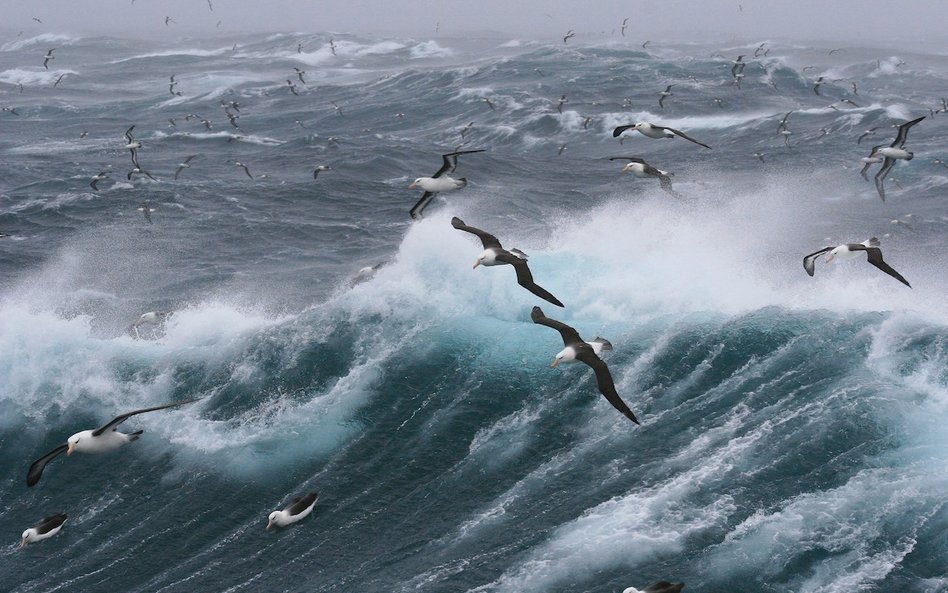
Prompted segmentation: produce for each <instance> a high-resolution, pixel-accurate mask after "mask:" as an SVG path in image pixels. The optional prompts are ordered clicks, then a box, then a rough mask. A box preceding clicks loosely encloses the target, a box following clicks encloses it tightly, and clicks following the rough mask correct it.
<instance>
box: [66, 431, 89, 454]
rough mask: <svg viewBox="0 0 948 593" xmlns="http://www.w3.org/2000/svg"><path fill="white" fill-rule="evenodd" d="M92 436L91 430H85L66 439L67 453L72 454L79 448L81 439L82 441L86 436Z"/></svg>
mask: <svg viewBox="0 0 948 593" xmlns="http://www.w3.org/2000/svg"><path fill="white" fill-rule="evenodd" d="M91 437H92V431H91V430H83V431H82V432H77V433H76V434H74V435H72V436H71V437H69V439H68V440H67V441H66V446H67V448H66V455H72V452H73V451H75V450H77V449H78V448H79V441H81V440H82V439H84V438H91Z"/></svg>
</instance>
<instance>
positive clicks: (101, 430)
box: [92, 398, 200, 437]
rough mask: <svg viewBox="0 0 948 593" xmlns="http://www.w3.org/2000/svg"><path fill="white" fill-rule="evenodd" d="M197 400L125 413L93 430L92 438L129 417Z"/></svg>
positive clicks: (196, 399) (187, 400)
mask: <svg viewBox="0 0 948 593" xmlns="http://www.w3.org/2000/svg"><path fill="white" fill-rule="evenodd" d="M199 399H200V398H195V399H186V400H182V401H179V402H172V403H170V404H165V405H163V406H155V407H153V408H145V409H143V410H135V411H133V412H126V413H125V414H122V415H121V416H116V417H115V418H113V419H112V420H110V421H109V423H108V424H106V425H105V426H103V427H101V428H97V429H95V431H93V433H92V436H94V437H97V436H99V435H100V434H102V433H103V432H105V431H107V430H114V429H115V427H116V426H118V425H119V424H121V423H123V422H125V421H126V420H128V419H129V418H130V417H132V416H134V415H136V414H144V413H145V412H154V411H155V410H164V409H165V408H174V407H177V406H183V405H184V404H190V403H194V402H196V401H198V400H199Z"/></svg>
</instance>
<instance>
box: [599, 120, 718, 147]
mask: <svg viewBox="0 0 948 593" xmlns="http://www.w3.org/2000/svg"><path fill="white" fill-rule="evenodd" d="M630 129H635V130H637V131H638V132H639V133H641V134H642V135H643V136H647V137H649V138H674V137H675V136H681V137H682V138H684V139H685V140H688V141H689V142H694V143H695V144H697V145H699V146H704V147H705V148H707V149H710V148H711V147H710V146H708V145H707V144H705V143H703V142H698V141H697V140H695V139H694V138H692V137H691V136H689V135H687V134H685V133H684V132H682V131H681V130H676V129H674V128H669V127H666V126H658V125H655V124H650V123H648V122H639V123H635V124H627V125H624V126H618V127H617V128H616V129H614V130H612V137H613V138H618V137H619V136H620V135H621V134H622V132H624V131H626V130H630Z"/></svg>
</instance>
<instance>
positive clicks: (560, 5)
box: [0, 0, 948, 46]
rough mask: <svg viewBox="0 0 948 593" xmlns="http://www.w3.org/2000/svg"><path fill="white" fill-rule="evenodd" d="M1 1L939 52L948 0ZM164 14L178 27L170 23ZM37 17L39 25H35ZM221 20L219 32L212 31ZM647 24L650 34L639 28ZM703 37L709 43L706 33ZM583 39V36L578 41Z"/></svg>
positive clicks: (104, 16)
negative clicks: (900, 46)
mask: <svg viewBox="0 0 948 593" xmlns="http://www.w3.org/2000/svg"><path fill="white" fill-rule="evenodd" d="M211 2H212V3H213V8H214V9H213V11H211V10H210V8H209V6H208V2H207V0H135V3H134V5H133V4H132V2H131V0H0V4H2V5H4V6H3V10H2V14H3V15H4V19H3V22H2V23H0V26H2V27H3V28H4V29H6V30H7V31H8V32H9V31H13V32H14V34H15V33H16V32H18V31H20V30H23V31H24V35H36V34H39V33H80V34H87V33H90V32H97V33H108V34H112V35H116V36H121V37H133V36H135V35H136V34H145V35H148V36H149V37H150V36H154V35H162V34H170V35H173V36H175V37H177V36H179V35H201V34H209V35H213V34H214V33H215V32H218V31H219V32H221V33H237V32H241V31H266V32H304V33H319V32H327V31H333V32H352V33H400V34H406V35H412V36H434V35H435V25H436V23H440V28H441V34H442V35H445V36H457V35H461V34H463V33H464V32H467V31H487V30H490V31H498V32H501V33H504V34H509V35H510V36H512V37H516V36H520V37H527V38H543V37H546V36H550V37H554V38H555V36H556V35H562V34H563V33H565V31H566V30H567V29H575V30H576V32H577V34H580V35H582V34H584V33H585V34H596V35H597V36H598V35H599V34H600V33H601V32H606V33H610V32H611V31H612V30H613V29H616V28H618V26H619V23H620V22H621V21H622V19H623V18H625V17H629V22H630V24H631V25H632V26H633V27H634V28H635V29H634V30H631V31H628V32H627V33H629V35H630V36H631V37H632V38H633V39H640V38H641V39H643V40H644V39H652V40H653V41H656V40H661V39H662V38H665V39H669V40H674V41H686V40H689V39H694V40H696V41H702V40H709V41H711V40H721V39H730V38H732V37H736V38H738V39H742V40H755V39H766V38H769V37H782V38H791V39H807V40H809V39H824V40H837V39H838V40H841V41H847V42H849V43H860V44H865V45H870V46H871V45H878V46H892V45H895V44H897V43H899V42H904V43H905V44H906V45H910V46H917V45H919V44H922V45H943V44H944V42H945V41H946V39H948V32H946V29H948V27H946V23H948V0H633V1H630V0H588V1H581V0H546V1H541V0H411V1H409V0H211ZM166 16H170V17H171V18H172V19H174V21H175V23H172V24H171V25H170V26H167V27H166V26H165V24H164V20H165V17H166ZM33 17H37V18H39V19H40V20H42V21H43V23H42V24H39V23H37V22H35V21H33V20H32V18H33ZM218 21H221V27H220V29H216V24H217V22H218ZM643 25H647V26H648V27H649V29H650V30H649V31H645V30H643V29H642V28H641V27H642V26H643ZM705 35H707V37H706V36H705ZM577 41H581V37H578V38H577Z"/></svg>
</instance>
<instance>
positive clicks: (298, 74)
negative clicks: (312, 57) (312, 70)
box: [293, 66, 306, 84]
mask: <svg viewBox="0 0 948 593" xmlns="http://www.w3.org/2000/svg"><path fill="white" fill-rule="evenodd" d="M293 69H294V70H296V76H297V77H298V78H299V79H300V82H302V83H303V84H306V81H305V80H303V75H304V74H306V70H300V69H299V68H297V67H295V66H294V67H293Z"/></svg>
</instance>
